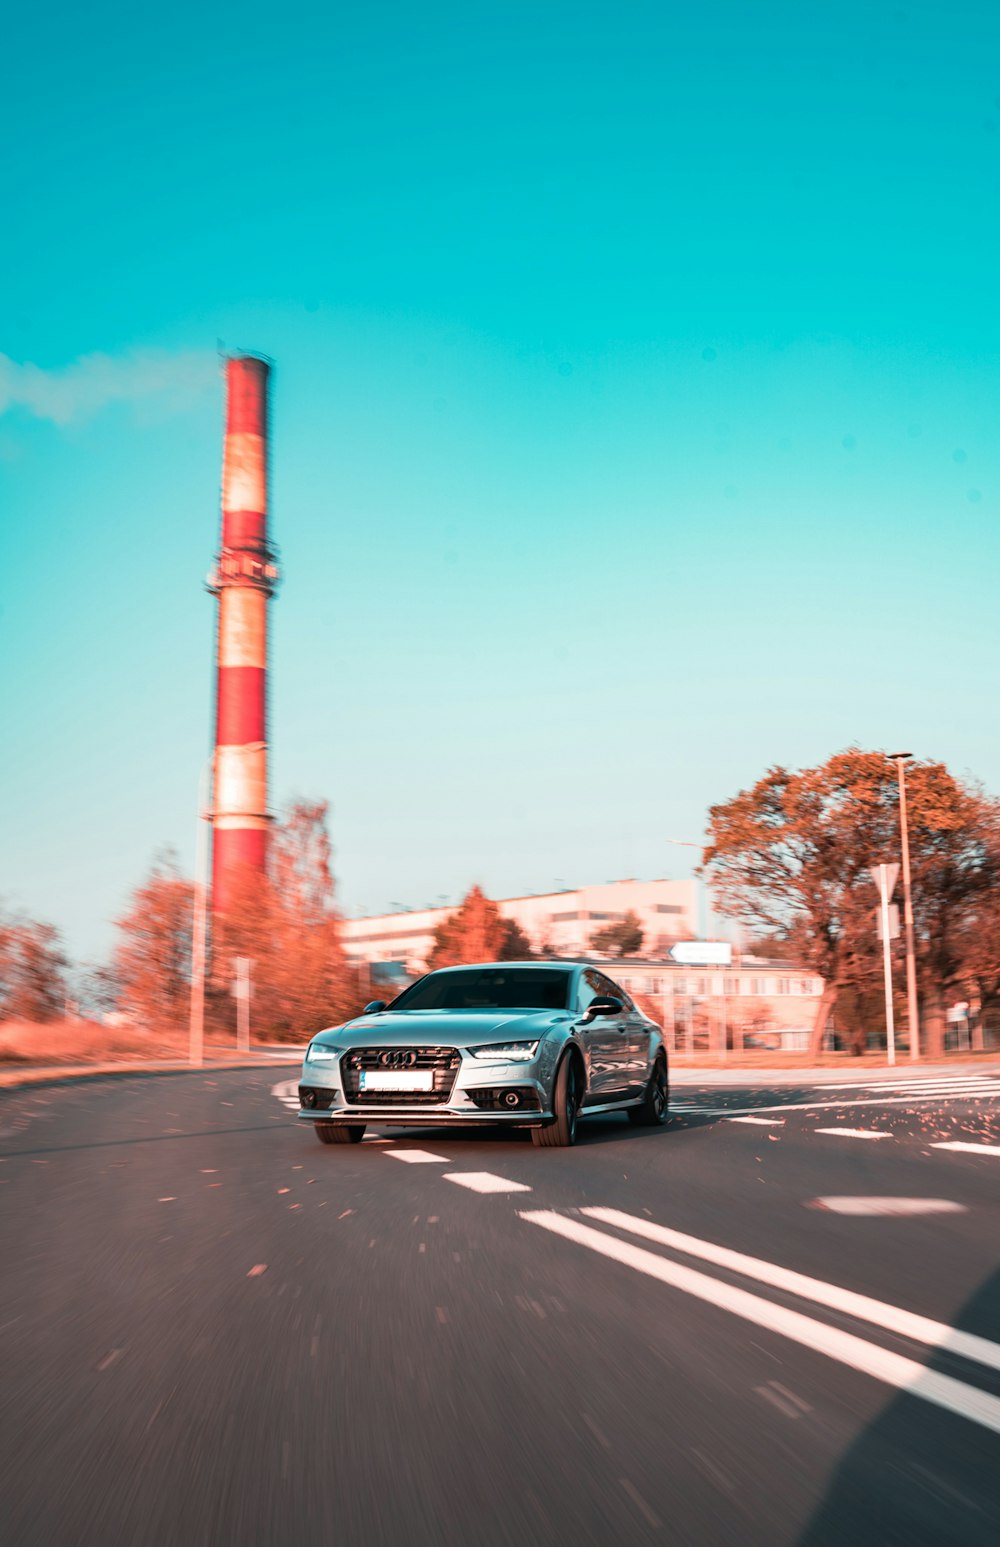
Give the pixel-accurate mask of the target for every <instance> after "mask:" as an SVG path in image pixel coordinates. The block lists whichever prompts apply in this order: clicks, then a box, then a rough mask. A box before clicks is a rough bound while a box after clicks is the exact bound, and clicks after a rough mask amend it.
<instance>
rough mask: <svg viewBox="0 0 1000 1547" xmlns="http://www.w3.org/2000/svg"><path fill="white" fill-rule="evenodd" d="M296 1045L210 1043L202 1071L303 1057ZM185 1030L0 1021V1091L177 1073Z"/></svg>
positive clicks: (185, 1065)
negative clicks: (241, 1047) (247, 1048)
mask: <svg viewBox="0 0 1000 1547" xmlns="http://www.w3.org/2000/svg"><path fill="white" fill-rule="evenodd" d="M302 1046H303V1044H302V1043H300V1042H296V1043H294V1044H293V1043H289V1044H288V1045H287V1047H282V1045H280V1044H277V1043H264V1044H260V1043H258V1044H257V1045H255V1046H254V1047H253V1048H252V1051H251V1053H250V1054H249V1055H247V1054H245V1053H244V1054H239V1053H237V1052H236V1049H235V1047H234V1046H233V1044H232V1043H229V1044H226V1043H224V1042H222V1041H209V1042H207V1043H206V1045H205V1060H204V1065H203V1067H205V1068H209V1067H217V1068H237V1069H247V1068H260V1067H268V1066H270V1065H272V1064H275V1063H281V1062H283V1061H287V1062H288V1063H290V1064H292V1063H297V1062H298V1061H299V1059H300V1058H301V1057H302ZM190 1067H191V1065H190V1064H189V1062H188V1034H187V1031H186V1030H185V1031H183V1032H179V1031H156V1030H148V1031H147V1030H142V1029H139V1028H137V1027H134V1026H105V1025H102V1024H101V1023H100V1022H98V1021H90V1020H83V1019H75V1020H74V1019H67V1020H57V1021H47V1022H42V1023H39V1022H35V1021H3V1022H0V1088H3V1087H5V1086H14V1085H28V1084H37V1083H39V1082H41V1081H44V1080H54V1079H65V1078H70V1077H72V1076H80V1075H93V1074H118V1073H122V1074H124V1073H129V1072H139V1073H153V1072H157V1071H160V1072H163V1073H168V1072H180V1071H183V1070H185V1069H189V1068H190Z"/></svg>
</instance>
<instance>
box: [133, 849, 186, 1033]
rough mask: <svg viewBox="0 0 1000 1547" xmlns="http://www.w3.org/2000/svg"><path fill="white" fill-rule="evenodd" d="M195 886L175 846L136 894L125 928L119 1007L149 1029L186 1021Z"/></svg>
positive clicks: (155, 864) (176, 1026)
mask: <svg viewBox="0 0 1000 1547" xmlns="http://www.w3.org/2000/svg"><path fill="white" fill-rule="evenodd" d="M193 896H194V888H193V886H192V884H191V882H190V881H188V880H187V879H186V878H185V877H183V876H182V875H181V874H180V872H179V870H178V868H177V858H176V856H175V855H174V854H173V853H172V852H171V851H169V850H167V851H165V852H164V853H163V854H161V855H158V856H157V857H156V859H154V861H153V865H152V868H151V870H150V873H149V875H148V876H147V878H146V880H145V881H144V882H143V883H142V885H141V886H138V887H137V888H136V890H135V891H134V892H133V894H132V900H131V903H130V904H129V908H128V911H127V912H126V913H125V914H124V915H123V916H122V918H120V919H118V920H117V927H118V930H119V932H120V933H119V939H118V944H117V946H116V949H115V955H114V966H113V973H114V977H115V979H116V980H117V983H118V1004H119V1008H120V1009H121V1010H123V1011H124V1013H125V1014H126V1015H127V1016H128V1017H129V1018H130V1019H131V1020H133V1021H135V1022H139V1023H141V1025H142V1026H143V1027H144V1028H145V1029H148V1030H157V1031H166V1030H177V1029H179V1028H180V1027H181V1026H183V1025H185V1024H186V1022H187V1018H188V1013H189V1009H190V995H191V909H192V901H193Z"/></svg>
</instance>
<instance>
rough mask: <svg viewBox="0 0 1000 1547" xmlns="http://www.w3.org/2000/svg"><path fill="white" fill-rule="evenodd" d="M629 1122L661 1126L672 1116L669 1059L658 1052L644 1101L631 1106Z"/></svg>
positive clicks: (642, 1126) (646, 1126)
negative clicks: (668, 1070)
mask: <svg viewBox="0 0 1000 1547" xmlns="http://www.w3.org/2000/svg"><path fill="white" fill-rule="evenodd" d="M628 1115H629V1122H631V1123H634V1124H635V1126H636V1127H637V1128H659V1127H661V1126H662V1124H663V1123H665V1122H666V1121H667V1120H668V1118H669V1117H670V1077H669V1075H668V1074H667V1060H666V1059H665V1058H664V1056H663V1054H662V1053H658V1054H657V1056H656V1059H655V1061H654V1063H653V1067H652V1069H651V1071H650V1075H649V1079H648V1080H647V1082H646V1089H645V1092H644V1093H643V1097H642V1101H641V1102H640V1103H639V1105H638V1106H637V1107H629V1109H628Z"/></svg>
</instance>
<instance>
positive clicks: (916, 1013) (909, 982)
mask: <svg viewBox="0 0 1000 1547" xmlns="http://www.w3.org/2000/svg"><path fill="white" fill-rule="evenodd" d="M889 756H890V757H891V758H892V761H893V762H894V763H895V765H896V777H897V780H898V782H899V833H900V839H901V844H902V850H903V921H904V927H905V930H906V1014H907V1018H908V1020H909V1023H910V1057H911V1058H919V1057H920V1006H919V1004H918V1003H917V958H916V953H915V951H914V947H913V898H912V896H911V893H910V834H909V829H908V825H907V820H906V764H907V761H908V760H909V759H910V758H912V756H913V753H912V752H890V754H889Z"/></svg>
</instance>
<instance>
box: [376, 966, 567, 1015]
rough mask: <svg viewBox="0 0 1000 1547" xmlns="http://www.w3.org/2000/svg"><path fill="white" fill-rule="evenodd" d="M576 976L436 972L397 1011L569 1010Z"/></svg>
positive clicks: (511, 970) (526, 971)
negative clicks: (572, 986)
mask: <svg viewBox="0 0 1000 1547" xmlns="http://www.w3.org/2000/svg"><path fill="white" fill-rule="evenodd" d="M571 981H572V974H571V973H569V972H565V971H561V970H560V969H559V968H551V969H550V968H547V967H500V968H495V967H469V968H468V969H466V970H464V971H459V972H432V973H430V975H429V976H428V977H426V978H421V980H420V982H419V983H414V984H413V986H412V988H407V989H405V990H404V991H403V993H401V994H400V996H399V998H398V999H395V1000H394V1001H393V1003H392V1006H391V1008H392V1009H393V1010H566V1009H568V1008H569V989H570V983H571Z"/></svg>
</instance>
